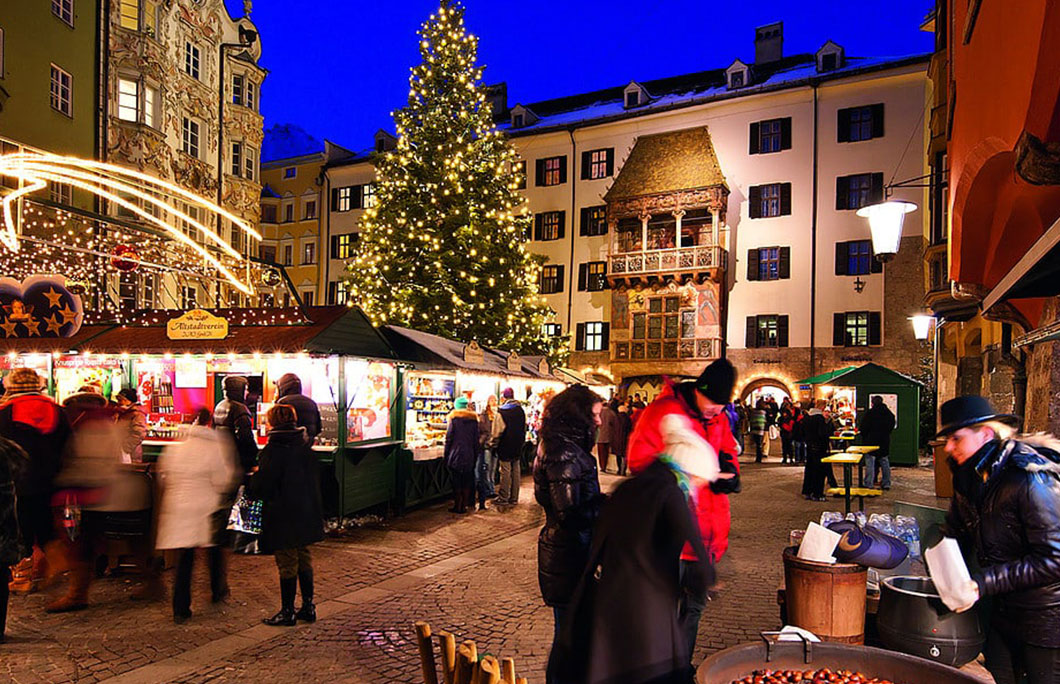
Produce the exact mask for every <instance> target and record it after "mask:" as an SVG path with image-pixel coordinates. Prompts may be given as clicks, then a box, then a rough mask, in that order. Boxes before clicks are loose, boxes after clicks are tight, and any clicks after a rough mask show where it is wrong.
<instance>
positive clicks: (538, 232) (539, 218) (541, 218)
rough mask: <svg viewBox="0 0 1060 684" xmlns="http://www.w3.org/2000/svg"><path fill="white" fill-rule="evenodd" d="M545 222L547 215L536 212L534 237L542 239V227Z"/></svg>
mask: <svg viewBox="0 0 1060 684" xmlns="http://www.w3.org/2000/svg"><path fill="white" fill-rule="evenodd" d="M544 223H545V215H544V214H534V239H535V240H540V239H541V236H542V235H543V233H544V231H543V229H542V226H544Z"/></svg>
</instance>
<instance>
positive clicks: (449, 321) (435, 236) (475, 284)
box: [347, 0, 555, 358]
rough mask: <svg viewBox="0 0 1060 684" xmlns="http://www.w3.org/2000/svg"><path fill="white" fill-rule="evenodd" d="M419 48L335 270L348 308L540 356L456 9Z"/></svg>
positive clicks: (523, 270)
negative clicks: (352, 242) (341, 264)
mask: <svg viewBox="0 0 1060 684" xmlns="http://www.w3.org/2000/svg"><path fill="white" fill-rule="evenodd" d="M420 38H421V40H420V54H421V55H422V56H423V63H422V64H420V65H419V66H417V67H415V68H413V69H412V75H411V77H410V78H409V84H410V89H409V101H408V106H406V107H405V108H404V109H401V110H399V111H398V112H395V114H394V121H395V123H396V126H397V133H398V143H397V148H396V149H395V150H393V151H391V152H388V153H387V154H385V155H383V156H381V157H380V159H379V161H378V163H377V172H378V183H377V187H376V198H377V201H376V205H375V206H374V207H372V208H369V209H368V210H367V211H366V212H365V215H364V217H363V218H362V220H361V241H360V244H359V247H358V250H357V253H356V256H355V257H354V258H353V259H352V260H351V262H350V263H349V264H348V265H347V271H348V274H347V278H348V280H349V284H350V293H351V300H352V301H353V302H354V303H356V304H357V305H359V306H360V307H361V308H362V309H363V310H364V311H365V313H366V314H367V315H368V316H369V318H370V319H371V320H372V322H373V323H375V324H377V325H379V324H384V323H392V324H397V325H406V326H409V327H414V328H416V329H418V330H424V331H426V332H431V333H435V334H438V335H443V336H446V337H450V338H454V339H458V340H465V341H469V340H477V341H478V342H479V343H480V344H482V345H486V346H494V347H499V348H502V349H512V350H516V351H519V352H521V353H548V352H552V351H553V350H551V349H550V348H549V347H550V342H551V340H550V339H548V338H545V336H544V334H543V331H542V324H543V323H544V321H545V317H546V315H547V314H548V313H549V309H548V307H547V306H546V305H545V303H544V300H543V299H542V298H541V296H540V295H539V294H538V289H537V278H538V270H539V269H540V260H539V259H538V258H536V257H534V256H532V255H531V254H530V253H529V252H528V251H527V249H526V247H525V245H524V242H525V235H526V231H527V228H528V226H529V225H530V217H529V216H528V215H527V214H526V213H525V211H524V210H523V209H522V208H521V205H522V204H523V201H522V198H521V197H520V196H519V194H518V193H517V192H516V185H517V179H516V178H515V177H514V175H513V173H512V164H513V162H514V161H516V153H515V150H514V148H513V147H512V146H511V145H510V144H509V142H508V140H507V139H506V138H505V137H504V136H503V135H501V133H500V132H499V131H497V129H496V127H495V126H494V124H493V120H492V113H491V108H490V105H489V103H488V102H487V100H486V98H485V94H484V91H483V86H482V83H481V78H482V67H480V66H477V65H476V51H477V44H478V39H477V38H475V36H473V35H470V34H469V33H468V32H467V31H466V30H465V28H464V8H463V6H461V5H460V4H458V3H456V2H449V1H447V0H443V2H442V5H441V7H440V8H439V10H438V12H437V13H436V14H433V15H431V17H430V19H429V20H428V21H427V22H425V23H424V24H423V26H422V28H421V29H420ZM553 358H555V356H554V355H553Z"/></svg>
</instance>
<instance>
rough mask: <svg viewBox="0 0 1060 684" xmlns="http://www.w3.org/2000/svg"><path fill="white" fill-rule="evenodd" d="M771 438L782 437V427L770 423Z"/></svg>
mask: <svg viewBox="0 0 1060 684" xmlns="http://www.w3.org/2000/svg"><path fill="white" fill-rule="evenodd" d="M769 438H770V439H780V428H778V427H777V426H776V425H770V426H769Z"/></svg>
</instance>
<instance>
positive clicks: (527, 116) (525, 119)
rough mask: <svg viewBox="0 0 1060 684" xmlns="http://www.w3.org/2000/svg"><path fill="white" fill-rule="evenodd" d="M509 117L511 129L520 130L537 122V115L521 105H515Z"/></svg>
mask: <svg viewBox="0 0 1060 684" xmlns="http://www.w3.org/2000/svg"><path fill="white" fill-rule="evenodd" d="M511 115H512V128H522V127H523V126H529V125H531V124H533V123H536V122H537V115H536V114H534V113H533V112H532V111H530V109H529V108H528V107H524V106H523V105H515V106H514V107H512V112H511Z"/></svg>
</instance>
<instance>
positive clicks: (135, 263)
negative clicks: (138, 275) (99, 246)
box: [110, 245, 140, 273]
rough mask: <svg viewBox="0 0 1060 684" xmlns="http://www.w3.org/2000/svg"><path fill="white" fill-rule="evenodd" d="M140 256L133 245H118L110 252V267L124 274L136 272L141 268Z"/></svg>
mask: <svg viewBox="0 0 1060 684" xmlns="http://www.w3.org/2000/svg"><path fill="white" fill-rule="evenodd" d="M139 261H140V254H139V253H138V252H137V251H136V248H135V247H133V246H132V245H118V246H117V247H115V248H114V249H112V250H111V251H110V265H111V266H113V267H114V268H116V269H118V270H119V271H121V272H122V273H130V272H132V271H135V270H136V269H137V268H138V267H139V266H140V264H139Z"/></svg>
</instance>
